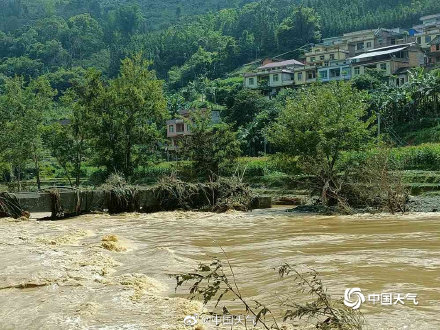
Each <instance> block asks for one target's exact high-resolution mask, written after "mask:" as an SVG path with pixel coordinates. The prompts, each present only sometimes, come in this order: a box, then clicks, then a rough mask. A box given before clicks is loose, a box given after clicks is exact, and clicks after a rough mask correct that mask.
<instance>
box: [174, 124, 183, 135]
mask: <svg viewBox="0 0 440 330" xmlns="http://www.w3.org/2000/svg"><path fill="white" fill-rule="evenodd" d="M184 129H185V127H184V125H183V123H179V124H176V132H177V133H183V131H184Z"/></svg>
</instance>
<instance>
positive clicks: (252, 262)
mask: <svg viewBox="0 0 440 330" xmlns="http://www.w3.org/2000/svg"><path fill="white" fill-rule="evenodd" d="M109 235H116V236H117V241H116V239H115V238H112V236H109ZM105 236H107V238H105V239H106V241H105V242H103V241H102V239H103V237H105ZM219 246H221V247H223V248H224V250H225V251H226V253H227V254H228V258H229V260H230V262H231V264H232V266H233V268H234V270H235V274H236V276H237V282H238V285H239V287H240V288H241V291H242V294H243V295H244V296H245V297H246V298H248V299H249V300H251V299H257V300H259V301H261V302H264V303H265V304H267V305H268V306H269V307H270V308H273V309H276V308H277V307H276V306H277V304H278V303H279V301H280V298H281V297H282V296H283V295H284V294H286V292H289V290H290V289H291V285H292V283H291V282H289V281H281V280H280V279H279V278H278V276H277V272H276V271H275V270H274V268H276V267H277V266H279V265H281V264H283V263H286V262H287V263H289V264H291V265H295V267H298V269H301V268H302V267H303V266H308V267H311V268H313V269H315V270H316V271H317V272H319V274H320V277H321V279H322V280H323V283H324V285H325V286H326V287H327V288H328V292H329V293H330V294H331V295H332V297H333V298H335V299H342V298H343V296H344V291H345V289H346V288H353V287H358V288H361V290H362V292H363V293H364V294H365V296H367V294H373V293H374V294H375V293H379V294H380V293H402V294H407V293H414V294H417V300H418V305H414V304H413V302H410V301H405V305H402V304H396V305H392V306H387V305H381V304H380V303H378V304H376V305H373V304H372V302H368V300H367V301H366V302H365V303H364V304H363V305H362V306H361V311H362V312H363V313H364V315H365V320H366V324H367V325H366V328H367V329H440V214H407V215H359V216H344V217H342V216H317V215H301V214H294V213H287V212H285V209H282V208H276V209H272V210H256V211H253V212H250V213H241V212H230V213H226V214H213V213H196V212H163V213H155V214H122V215H117V216H109V215H105V214H94V215H85V216H81V217H77V218H72V219H67V220H62V221H56V222H50V221H35V220H28V221H16V220H12V219H0V265H1V268H0V329H188V328H189V327H185V326H184V325H183V318H184V317H185V316H187V315H192V314H194V313H196V314H197V313H200V312H202V308H203V306H202V304H201V303H199V302H197V301H193V302H191V301H189V300H187V299H186V296H185V295H184V291H177V294H175V293H174V284H175V283H174V280H173V279H172V278H170V277H168V276H167V275H168V274H173V273H179V272H186V271H191V270H193V269H194V267H196V266H197V264H198V263H199V262H206V261H209V260H210V259H211V257H212V256H218V257H221V258H222V254H221V249H220V248H219ZM104 247H107V248H108V249H106V248H104ZM109 249H110V250H109ZM298 299H299V300H301V301H304V299H305V297H298ZM231 306H232V312H234V310H236V311H237V312H238V311H239V309H238V307H237V306H235V303H234V302H231ZM207 308H208V309H209V308H210V306H208V307H207ZM234 308H235V309H234ZM295 326H296V328H299V329H301V328H307V326H306V325H305V324H301V323H296V324H294V325H292V324H290V325H289V324H288V327H287V328H291V327H295ZM211 328H215V327H214V326H211V325H205V326H204V329H211ZM229 328H230V327H229ZM197 329H203V327H199V328H197Z"/></svg>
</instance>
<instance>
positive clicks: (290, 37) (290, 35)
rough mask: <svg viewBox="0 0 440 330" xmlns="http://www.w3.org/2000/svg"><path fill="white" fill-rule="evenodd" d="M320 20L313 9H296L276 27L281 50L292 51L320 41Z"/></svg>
mask: <svg viewBox="0 0 440 330" xmlns="http://www.w3.org/2000/svg"><path fill="white" fill-rule="evenodd" d="M320 29H321V24H320V18H319V16H318V14H317V13H316V11H315V10H314V9H313V8H307V7H302V6H300V7H297V8H295V9H294V10H293V12H292V14H291V15H290V16H288V17H287V18H286V19H285V20H284V21H283V22H282V23H281V24H280V26H279V27H278V31H277V36H278V44H279V47H280V49H282V50H294V49H295V48H298V47H301V46H303V45H305V44H307V43H316V42H318V41H319V40H320V39H321V31H320Z"/></svg>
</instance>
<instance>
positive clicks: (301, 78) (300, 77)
mask: <svg viewBox="0 0 440 330" xmlns="http://www.w3.org/2000/svg"><path fill="white" fill-rule="evenodd" d="M297 79H298V81H302V80H303V74H302V72H298V76H297Z"/></svg>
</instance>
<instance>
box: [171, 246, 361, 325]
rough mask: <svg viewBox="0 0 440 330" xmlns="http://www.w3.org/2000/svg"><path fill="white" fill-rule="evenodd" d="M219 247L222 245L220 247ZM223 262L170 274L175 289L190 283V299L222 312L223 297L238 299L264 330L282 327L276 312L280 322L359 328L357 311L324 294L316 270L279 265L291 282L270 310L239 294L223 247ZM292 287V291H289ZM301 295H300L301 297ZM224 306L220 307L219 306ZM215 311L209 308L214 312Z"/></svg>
mask: <svg viewBox="0 0 440 330" xmlns="http://www.w3.org/2000/svg"><path fill="white" fill-rule="evenodd" d="M221 249H222V248H221ZM222 252H223V254H224V256H225V259H226V263H225V265H224V264H223V262H222V261H221V260H220V259H218V258H213V260H212V261H211V262H210V263H209V264H200V265H199V266H198V267H197V269H196V270H195V271H193V272H191V273H185V274H176V275H173V277H175V279H176V290H177V289H178V288H180V287H186V286H187V285H189V297H190V299H195V298H199V297H200V298H202V299H203V303H204V304H205V305H206V304H208V303H209V302H214V303H215V305H214V308H217V307H219V306H220V307H222V311H223V313H224V314H229V309H228V307H227V306H226V305H223V303H224V301H225V300H226V299H232V300H237V301H239V302H240V304H241V305H242V307H243V308H244V309H245V310H246V313H247V315H249V316H253V317H254V319H255V325H254V326H256V327H258V328H263V329H267V330H269V329H278V330H280V329H285V327H286V326H285V325H281V324H278V322H277V320H276V317H275V315H276V314H277V313H281V314H282V315H283V321H287V320H293V321H296V322H298V321H299V320H301V319H305V320H306V321H305V327H309V325H312V324H313V325H314V327H315V328H316V329H326V330H330V329H339V330H356V329H358V330H360V329H362V326H363V324H364V319H363V316H362V314H361V313H360V312H359V311H354V310H353V309H351V308H349V307H346V306H345V305H344V304H343V303H342V302H341V301H337V300H333V299H332V298H331V296H330V295H329V294H328V293H327V289H326V288H325V287H324V285H323V283H322V281H321V280H320V278H319V276H318V273H317V272H316V271H315V270H313V269H310V270H308V271H302V272H299V271H298V270H296V269H295V268H293V267H292V266H290V265H288V264H285V265H282V266H281V267H279V268H278V273H279V276H280V278H281V279H283V280H284V281H292V286H291V288H290V289H289V291H288V293H291V294H292V295H291V296H290V295H288V296H287V295H286V292H285V293H284V298H283V299H279V300H278V301H279V302H280V303H279V305H278V306H276V307H274V306H273V304H272V306H271V308H278V309H279V310H277V311H275V310H271V309H269V308H268V307H267V306H266V305H264V304H263V303H261V302H259V301H256V300H254V301H253V302H252V303H251V302H249V301H248V299H247V298H246V297H245V296H243V295H242V293H241V292H240V287H239V284H238V283H237V279H236V277H235V273H234V270H233V267H232V265H231V263H230V261H229V259H228V256H227V254H226V253H225V251H224V250H223V249H222ZM292 290H293V292H291V291H292ZM301 296H302V297H301ZM304 296H308V297H307V298H308V299H310V301H309V302H306V303H299V302H298V301H299V300H300V299H299V298H298V297H301V298H303V297H304ZM221 305H223V306H221ZM214 312H215V311H211V314H213V313H214Z"/></svg>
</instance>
